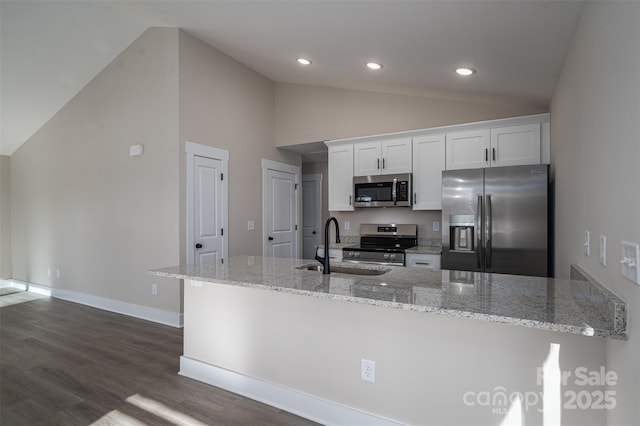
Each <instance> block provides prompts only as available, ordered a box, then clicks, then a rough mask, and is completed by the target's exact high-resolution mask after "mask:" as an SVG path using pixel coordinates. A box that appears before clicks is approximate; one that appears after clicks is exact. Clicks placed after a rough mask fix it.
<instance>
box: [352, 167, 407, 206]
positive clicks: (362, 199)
mask: <svg viewBox="0 0 640 426" xmlns="http://www.w3.org/2000/svg"><path fill="white" fill-rule="evenodd" d="M353 194H354V197H355V202H354V203H353V205H354V207H411V173H404V174H396V175H375V176H354V178H353Z"/></svg>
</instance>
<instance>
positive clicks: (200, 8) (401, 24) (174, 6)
mask: <svg viewBox="0 0 640 426" xmlns="http://www.w3.org/2000/svg"><path fill="white" fill-rule="evenodd" d="M582 7H583V2H578V1H572V0H571V1H541V0H508V1H507V0H500V1H485V0H472V1H459V0H446V1H427V0H425V1H402V0H385V1H364V0H361V1H337V0H332V1H329V0H326V1H316V0H297V1H272V0H263V1H241V0H234V1H231V0H230V1H206V0H200V1H187V0H173V1H158V0H152V1H133V0H129V1H123V0H116V1H100V0H84V1H77V0H72V1H56V0H49V1H31V0H18V1H12V0H1V3H0V40H1V41H0V43H1V44H0V48H1V50H0V53H1V57H0V60H1V63H0V71H1V80H0V84H1V86H0V90H1V93H0V94H1V102H2V104H1V108H2V109H1V113H2V115H1V122H0V125H1V127H2V129H1V130H2V133H1V137H2V139H1V149H0V153H1V154H3V155H11V154H12V153H13V152H14V151H15V149H17V147H18V146H20V145H21V144H22V143H23V142H24V141H26V140H27V139H28V138H29V137H31V136H32V135H33V134H34V133H35V132H36V131H37V130H38V129H39V128H40V127H41V126H42V125H43V124H44V123H45V122H46V121H47V120H49V119H50V118H51V117H52V116H53V115H54V114H55V113H56V112H57V111H58V110H59V109H60V108H61V107H62V106H64V104H66V103H67V102H68V101H69V100H70V99H71V98H72V97H73V96H74V95H75V94H76V93H77V92H78V91H79V90H80V89H82V87H83V86H84V85H86V84H87V83H88V82H89V81H90V80H91V79H92V78H93V77H94V76H95V75H96V74H98V73H99V72H100V71H101V70H102V69H103V68H104V67H105V66H106V65H107V64H109V62H111V61H112V60H113V59H114V58H115V57H116V56H117V55H118V54H119V53H120V52H121V51H122V50H124V49H125V48H126V47H127V46H128V45H129V44H130V43H131V42H132V41H133V40H135V38H137V37H138V36H139V35H140V34H142V32H144V30H145V29H147V28H148V27H150V26H171V27H180V28H183V29H185V30H186V31H188V32H190V33H191V34H193V35H195V36H196V37H198V38H200V39H202V40H203V41H205V42H207V43H209V44H210V45H212V46H214V47H216V48H218V49H219V50H221V51H223V52H225V53H227V54H228V55H230V56H232V57H233V58H235V59H236V60H238V61H240V62H242V63H244V64H246V65H247V66H249V67H250V68H253V69H254V70H256V71H258V72H260V73H262V74H263V75H265V76H267V77H268V78H270V79H272V80H274V81H277V82H288V83H299V84H312V85H320V86H331V87H340V88H351V89H362V90H371V91H380V92H388V93H399V94H410V95H415V96H438V97H440V96H442V97H447V98H459V99H484V100H500V101H503V102H511V101H513V102H526V103H528V104H531V105H535V106H542V107H546V106H548V104H549V101H550V98H551V94H552V93H553V89H554V87H555V83H556V80H557V78H558V76H559V73H560V70H561V67H562V64H563V62H564V58H565V56H566V54H567V49H568V47H569V45H570V42H571V37H572V35H573V31H574V29H575V26H576V24H577V22H578V19H579V17H580V12H581V10H582ZM299 56H305V57H308V58H310V59H311V60H312V61H313V64H312V65H311V66H309V67H306V68H303V67H301V66H299V65H297V64H296V63H295V59H296V58H297V57H299ZM369 60H376V61H380V62H381V63H383V64H384V68H383V69H382V70H381V71H378V72H371V71H368V70H366V69H365V68H364V63H365V62H366V61H369ZM462 64H466V65H470V66H472V67H474V68H476V69H477V71H478V72H477V74H476V75H475V76H473V77H472V78H469V79H463V78H461V77H458V76H456V75H455V74H454V73H453V68H454V67H456V66H458V65H462Z"/></svg>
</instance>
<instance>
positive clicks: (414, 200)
mask: <svg viewBox="0 0 640 426" xmlns="http://www.w3.org/2000/svg"><path fill="white" fill-rule="evenodd" d="M415 203H416V193H415V192H414V193H413V204H415Z"/></svg>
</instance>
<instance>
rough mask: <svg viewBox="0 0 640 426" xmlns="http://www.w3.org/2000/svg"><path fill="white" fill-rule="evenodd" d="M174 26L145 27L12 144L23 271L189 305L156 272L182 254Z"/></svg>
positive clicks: (163, 304) (140, 299) (100, 290)
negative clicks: (154, 288)
mask: <svg viewBox="0 0 640 426" xmlns="http://www.w3.org/2000/svg"><path fill="white" fill-rule="evenodd" d="M177 33H178V30H177V29H159V28H152V29H149V30H147V31H146V32H145V33H144V34H143V35H142V36H140V38H138V39H137V40H136V41H135V42H134V43H133V44H131V45H130V46H129V47H128V48H127V49H126V50H125V51H124V52H122V54H120V55H119V56H118V57H117V58H116V59H115V60H114V61H113V62H112V63H111V64H110V65H108V66H107V67H106V68H105V69H104V70H103V71H102V72H101V73H100V74H98V75H97V76H96V77H95V78H94V79H93V80H92V81H91V82H90V83H89V84H87V86H85V87H84V88H83V89H82V90H81V91H80V92H79V93H78V94H77V95H76V96H75V97H74V98H73V99H72V100H71V101H70V102H69V103H68V104H67V105H65V106H64V108H62V109H61V110H60V111H59V112H58V113H57V114H56V115H55V116H54V117H53V118H52V119H51V120H50V121H49V122H48V123H47V124H45V125H44V126H43V127H42V128H41V129H40V130H39V131H38V132H37V133H36V134H35V135H34V136H33V137H32V138H30V139H29V140H28V141H27V142H26V143H25V144H24V145H22V146H21V147H20V148H19V149H18V150H17V151H16V152H15V153H14V154H13V155H12V157H11V227H12V260H13V268H12V269H13V271H12V272H13V278H14V279H18V280H24V281H29V282H32V283H37V284H42V285H46V286H51V287H54V288H56V289H62V290H68V291H74V292H79V293H84V294H90V295H93V296H99V297H103V298H108V299H113V300H116V301H122V302H128V303H133V304H137V305H143V306H146V307H152V308H157V309H161V310H165V311H170V312H174V313H175V312H180V288H179V286H178V284H177V282H178V281H177V280H171V281H170V280H164V281H163V283H159V286H160V288H159V294H158V295H157V296H152V295H151V283H152V282H154V281H156V280H155V279H154V278H153V277H151V276H149V275H148V274H147V271H148V270H149V269H152V268H158V267H162V266H166V265H172V264H177V263H178V262H179V256H178V229H177V225H178V162H177V158H178V142H177V140H178V114H177V107H178V37H177ZM131 144H143V145H144V147H145V152H144V155H142V156H139V157H129V145H131ZM48 268H52V276H49V275H48V273H47V272H48V271H47V270H48ZM57 269H59V270H60V278H56V276H55V275H56V274H55V270H57Z"/></svg>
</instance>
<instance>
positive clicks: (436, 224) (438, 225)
mask: <svg viewBox="0 0 640 426" xmlns="http://www.w3.org/2000/svg"><path fill="white" fill-rule="evenodd" d="M433 230H434V231H435V232H437V231H439V230H440V222H438V221H437V220H434V221H433Z"/></svg>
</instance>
